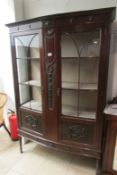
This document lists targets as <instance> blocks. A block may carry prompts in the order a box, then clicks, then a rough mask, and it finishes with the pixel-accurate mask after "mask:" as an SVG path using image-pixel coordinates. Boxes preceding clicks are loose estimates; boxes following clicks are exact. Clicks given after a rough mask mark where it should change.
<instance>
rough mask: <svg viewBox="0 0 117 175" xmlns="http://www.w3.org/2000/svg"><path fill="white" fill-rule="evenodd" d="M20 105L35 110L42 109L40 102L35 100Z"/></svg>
mask: <svg viewBox="0 0 117 175" xmlns="http://www.w3.org/2000/svg"><path fill="white" fill-rule="evenodd" d="M21 106H22V107H25V108H29V109H32V110H36V111H42V104H41V103H40V102H39V101H36V100H31V101H29V102H26V103H24V104H23V105H21Z"/></svg>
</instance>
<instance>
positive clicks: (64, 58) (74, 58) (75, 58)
mask: <svg viewBox="0 0 117 175" xmlns="http://www.w3.org/2000/svg"><path fill="white" fill-rule="evenodd" d="M61 58H62V59H63V60H67V59H71V60H72V59H73V60H77V59H91V60H93V59H99V58H100V57H92V56H90V57H61Z"/></svg>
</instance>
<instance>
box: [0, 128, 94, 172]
mask: <svg viewBox="0 0 117 175" xmlns="http://www.w3.org/2000/svg"><path fill="white" fill-rule="evenodd" d="M95 174H96V171H95V160H94V159H90V158H86V157H79V156H76V155H71V154H68V153H63V152H60V151H55V150H52V149H48V148H45V147H42V146H39V145H38V144H36V143H34V142H30V143H28V144H25V145H24V153H23V154H21V153H20V151H19V143H18V141H16V142H13V141H11V139H10V138H9V136H8V135H7V133H6V132H5V131H4V129H2V128H0V175H95Z"/></svg>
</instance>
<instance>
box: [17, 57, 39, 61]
mask: <svg viewBox="0 0 117 175" xmlns="http://www.w3.org/2000/svg"><path fill="white" fill-rule="evenodd" d="M16 59H21V60H40V58H36V57H21V58H19V57H18V58H16Z"/></svg>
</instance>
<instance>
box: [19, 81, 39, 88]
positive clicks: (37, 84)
mask: <svg viewBox="0 0 117 175" xmlns="http://www.w3.org/2000/svg"><path fill="white" fill-rule="evenodd" d="M20 84H22V85H28V86H37V87H41V83H40V82H39V81H37V80H30V81H25V82H21V83H20Z"/></svg>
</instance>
